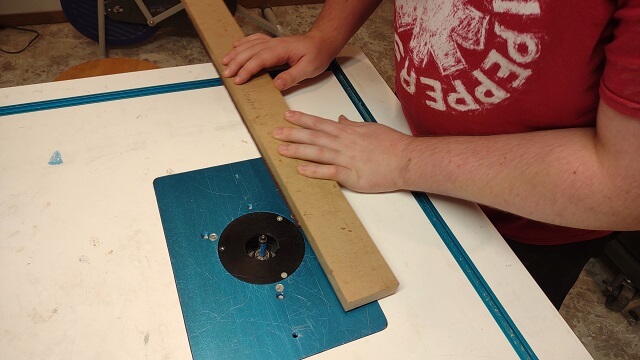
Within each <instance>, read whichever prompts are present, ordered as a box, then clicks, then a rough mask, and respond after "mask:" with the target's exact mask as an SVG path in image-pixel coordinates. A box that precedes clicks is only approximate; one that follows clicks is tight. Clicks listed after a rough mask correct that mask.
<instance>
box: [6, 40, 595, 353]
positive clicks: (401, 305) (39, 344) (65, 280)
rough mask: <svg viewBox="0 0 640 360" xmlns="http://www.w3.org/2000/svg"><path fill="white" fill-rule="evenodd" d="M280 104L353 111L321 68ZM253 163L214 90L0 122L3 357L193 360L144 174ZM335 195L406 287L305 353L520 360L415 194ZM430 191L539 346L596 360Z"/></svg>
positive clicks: (122, 84) (382, 100)
mask: <svg viewBox="0 0 640 360" xmlns="http://www.w3.org/2000/svg"><path fill="white" fill-rule="evenodd" d="M340 62H341V64H342V67H343V69H344V71H345V73H346V74H347V75H348V77H349V79H350V80H351V82H352V83H353V84H354V86H355V88H356V89H357V90H358V92H359V94H360V96H361V97H362V98H363V99H364V101H365V102H366V103H367V105H368V107H369V109H370V110H371V111H372V113H373V114H374V116H375V117H376V118H377V119H378V121H379V122H381V123H385V124H387V125H390V126H392V127H395V128H397V129H399V130H401V131H405V132H408V127H407V125H406V123H405V121H404V119H403V116H402V112H401V109H400V106H399V104H398V102H397V100H396V98H395V97H394V95H393V93H392V92H391V91H390V90H389V88H388V87H387V86H386V84H385V83H384V81H383V80H382V79H381V78H380V76H379V75H378V74H377V72H376V71H375V69H374V68H373V66H372V65H371V64H370V63H369V62H368V60H366V58H365V57H364V55H362V53H360V52H359V51H357V50H347V51H346V52H344V53H343V56H342V57H341V58H340ZM216 76H217V75H216V73H215V70H214V69H213V67H212V66H211V64H201V65H193V66H185V67H176V68H167V69H160V70H151V71H142V72H137V73H128V74H121V75H111V76H104V77H98V78H88V79H79V80H71V81H63V82H57V83H46V84H39V85H30V86H22V87H14V88H5V89H0V107H1V106H7V105H12V104H20V103H25V102H33V101H42V100H48V99H54V98H65V97H71V96H78V95H86V94H93V93H102V92H106V91H115V90H122V89H132V88H139V87H144V86H152V85H161V84H169V83H176V82H183V81H189V80H197V79H207V78H212V77H216ZM286 99H287V102H288V103H289V105H290V107H291V108H293V109H296V110H303V111H306V112H309V113H313V114H316V115H320V116H324V117H328V118H333V119H335V118H337V117H338V115H340V114H344V115H346V116H347V117H349V118H351V119H360V117H359V115H358V113H357V111H356V109H355V108H354V107H353V105H352V104H351V103H350V101H349V99H348V98H347V97H346V96H345V95H344V93H343V92H342V89H341V88H340V86H339V84H338V83H337V81H336V80H335V79H334V78H333V76H332V75H331V74H329V73H327V74H325V75H323V76H321V77H320V78H319V79H316V80H312V81H308V82H307V83H305V84H303V85H301V86H299V87H297V88H296V89H295V90H293V91H290V92H287V94H286ZM55 151H59V152H60V154H61V156H62V159H63V161H64V162H63V163H62V164H60V165H56V166H52V165H49V164H48V162H49V159H50V157H51V156H52V154H53V153H54V152H55ZM258 156H259V154H258V152H257V150H256V148H255V146H254V144H253V142H252V140H251V136H250V135H249V134H248V132H247V131H246V129H245V128H244V126H243V124H242V121H241V119H240V117H239V115H238V114H237V112H236V110H235V108H234V107H233V105H232V103H231V100H230V99H229V96H228V94H227V92H226V90H225V89H224V88H223V87H215V88H206V89H200V90H191V91H184V92H179V93H171V94H164V95H154V96H148V97H140V98H134V99H125V100H118V101H112V102H105V103H97V104H89V105H82V106H74V107H69V108H61V109H55V110H47V111H37V112H30V113H24V114H18V115H9V116H4V117H0V358H1V359H109V360H112V359H189V358H190V357H191V354H190V351H189V344H188V340H187V336H186V331H185V328H184V323H183V319H182V314H181V310H180V304H179V301H178V295H177V291H176V287H175V283H174V278H173V274H172V271H171V265H170V262H169V256H168V252H167V247H166V243H165V239H164V234H163V231H162V225H161V222H160V217H159V213H158V208H157V204H156V200H155V195H154V191H153V186H152V182H153V180H154V179H155V178H156V177H160V176H164V175H167V174H172V173H179V172H184V171H189V170H194V169H201V168H206V167H211V166H215V165H220V164H227V163H231V162H236V161H242V160H246V159H250V158H255V157H258ZM345 194H346V196H347V198H348V200H349V201H350V203H351V204H352V206H353V207H354V209H355V211H356V213H357V214H358V215H359V217H360V218H361V220H362V222H363V223H364V225H365V227H366V228H367V230H368V231H369V233H370V234H371V236H372V238H373V239H374V241H375V242H376V244H377V245H378V247H379V248H380V250H381V251H382V253H383V254H384V256H385V258H386V260H387V261H388V262H389V264H390V266H391V268H392V270H393V271H394V273H395V274H396V276H397V277H398V279H399V281H400V289H399V290H398V292H397V293H396V294H394V295H393V296H390V297H387V298H385V299H382V300H381V301H380V305H381V307H382V309H383V310H384V312H385V315H386V316H387V320H388V322H389V326H388V328H387V329H385V330H383V331H382V332H379V333H377V334H374V335H371V336H369V337H366V338H363V339H360V340H357V341H354V342H351V343H348V344H346V345H343V346H340V347H338V348H335V349H331V350H329V351H326V352H323V353H321V354H319V355H316V356H314V357H313V358H314V359H315V358H318V359H347V358H348V359H389V358H391V357H393V358H402V359H470V358H487V359H516V358H518V355H517V353H516V352H515V351H514V349H513V348H512V347H511V345H510V344H509V342H508V341H507V339H506V337H505V335H504V334H503V333H502V331H501V330H500V328H499V327H498V325H497V324H496V321H495V320H494V318H493V316H492V315H491V313H490V312H489V311H488V310H487V308H486V307H485V305H484V303H483V302H482V301H481V299H480V298H479V296H478V294H477V293H476V292H475V290H474V289H473V287H472V286H471V284H470V282H469V280H468V279H467V277H466V276H465V274H464V273H463V272H462V270H461V269H460V267H459V266H458V264H457V263H456V261H455V260H454V258H453V257H452V256H451V254H450V253H449V251H448V250H447V248H446V247H445V245H444V244H443V242H442V240H441V238H440V237H439V236H438V234H437V232H436V231H435V230H434V228H433V227H432V225H431V223H430V222H429V221H428V219H427V218H426V217H425V215H424V213H423V212H422V210H421V209H420V207H419V206H418V204H417V203H416V202H415V200H414V199H413V197H412V196H411V195H410V194H408V193H392V194H378V195H365V194H356V193H353V192H350V191H345ZM430 197H431V199H432V201H433V202H434V204H435V205H436V207H437V209H438V211H439V212H440V213H441V214H442V216H443V218H444V219H445V220H446V222H447V224H448V225H449V227H450V228H451V229H452V230H453V232H454V234H455V235H456V237H457V239H458V240H459V241H460V243H461V244H462V245H463V246H464V248H465V250H466V251H467V253H468V254H469V256H470V257H471V259H472V260H473V262H474V264H475V265H476V267H477V268H478V269H479V270H480V273H481V274H482V276H483V277H484V279H485V280H486V281H487V283H488V284H489V286H490V287H491V289H492V290H493V291H494V293H495V294H496V296H497V298H498V299H499V301H500V302H501V303H502V305H503V306H504V308H505V309H506V311H507V312H508V314H509V315H510V317H511V319H512V320H513V321H514V323H515V324H516V326H517V327H518V329H519V330H520V331H521V333H522V335H523V336H524V338H525V339H526V340H527V342H528V343H529V345H530V346H531V348H532V349H533V351H534V352H535V354H536V355H537V356H538V357H539V358H540V359H588V358H591V357H590V355H589V354H588V352H587V351H586V350H585V349H584V347H583V346H582V344H581V343H580V341H579V340H578V339H577V338H576V336H575V335H574V334H573V333H572V332H571V329H570V328H569V327H568V326H567V325H566V323H565V322H564V320H563V319H562V318H561V317H560V315H559V314H558V312H557V311H556V310H555V309H554V307H553V306H552V305H551V303H550V302H549V301H548V300H547V299H546V297H545V296H544V294H543V293H542V291H541V290H540V289H539V288H538V287H537V285H536V284H535V282H534V281H533V279H532V278H531V277H530V276H529V274H528V273H527V272H526V270H525V269H524V268H523V266H522V265H521V264H520V263H519V261H518V259H517V258H516V257H515V255H513V253H512V252H511V250H510V249H509V248H508V246H507V245H506V244H505V243H504V241H503V240H502V238H501V237H500V235H499V234H498V233H497V232H496V230H495V229H494V228H493V226H492V225H491V224H490V223H489V221H488V220H487V219H486V218H485V216H484V215H483V213H482V212H481V211H480V209H479V208H478V207H477V206H476V205H475V204H471V203H467V202H463V201H459V200H455V199H448V198H443V197H440V196H430Z"/></svg>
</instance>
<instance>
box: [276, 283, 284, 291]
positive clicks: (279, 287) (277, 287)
mask: <svg viewBox="0 0 640 360" xmlns="http://www.w3.org/2000/svg"><path fill="white" fill-rule="evenodd" d="M282 290H284V285H282V284H278V285H276V291H277V292H282Z"/></svg>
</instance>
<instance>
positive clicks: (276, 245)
mask: <svg viewBox="0 0 640 360" xmlns="http://www.w3.org/2000/svg"><path fill="white" fill-rule="evenodd" d="M304 251H305V243H304V238H303V236H302V232H301V231H300V229H299V228H298V226H296V225H295V224H294V223H293V222H291V221H290V220H289V219H287V218H285V217H283V216H280V215H278V214H274V213H271V212H253V213H248V214H245V215H242V216H240V217H239V218H237V219H235V220H233V221H232V222H230V223H229V224H228V225H227V227H226V228H225V229H224V230H223V231H222V234H221V235H220V239H219V240H218V256H219V257H220V262H221V263H222V266H224V268H225V269H226V270H227V271H228V272H229V274H231V275H233V276H234V277H236V278H237V279H239V280H242V281H244V282H247V283H250V284H270V283H275V282H277V281H280V280H282V279H283V278H286V277H288V276H291V274H293V273H294V272H295V271H296V269H298V267H299V266H300V263H301V262H302V259H303V258H304Z"/></svg>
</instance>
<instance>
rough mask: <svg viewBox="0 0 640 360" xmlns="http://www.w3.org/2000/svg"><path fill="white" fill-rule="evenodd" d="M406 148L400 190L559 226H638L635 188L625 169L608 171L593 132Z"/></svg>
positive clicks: (428, 142)
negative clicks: (464, 201)
mask: <svg viewBox="0 0 640 360" xmlns="http://www.w3.org/2000/svg"><path fill="white" fill-rule="evenodd" d="M410 148H411V150H409V152H410V161H409V162H408V163H407V171H406V173H405V179H404V184H405V187H406V188H409V189H415V190H423V191H427V192H432V193H439V194H444V195H449V196H453V197H458V198H463V199H467V200H471V201H474V202H478V203H481V204H485V205H489V206H492V207H495V208H498V209H502V210H505V211H508V212H512V213H515V214H518V215H521V216H524V217H527V218H531V219H534V220H539V221H544V222H547V223H553V224H557V225H563V226H570V227H576V228H587V229H616V230H625V229H635V228H637V227H638V226H639V224H638V223H639V221H640V211H639V210H638V209H639V208H640V206H639V205H638V204H639V202H638V201H639V200H640V194H639V185H640V184H637V183H636V184H635V186H634V184H633V183H630V182H633V180H632V179H633V178H634V177H633V176H632V177H629V176H627V175H626V171H620V169H623V168H624V166H609V165H611V160H610V159H607V158H606V154H602V153H601V152H600V151H599V147H598V142H597V136H596V131H595V129H587V128H585V129H564V130H552V131H539V132H532V133H523V134H512V135H497V136H486V137H443V138H416V139H415V141H413V144H412V145H411V146H410ZM636 168H637V166H636ZM627 170H629V169H627ZM636 170H637V169H636ZM625 177H626V178H625ZM635 178H636V179H637V176H635Z"/></svg>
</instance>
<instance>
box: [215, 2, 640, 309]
mask: <svg viewBox="0 0 640 360" xmlns="http://www.w3.org/2000/svg"><path fill="white" fill-rule="evenodd" d="M380 2H381V0H360V1H348V0H327V1H326V3H325V5H324V7H323V9H322V11H321V13H320V15H319V16H318V18H317V20H316V21H315V23H314V25H313V26H312V28H311V29H310V30H309V31H308V32H307V33H305V34H302V35H295V36H289V37H283V38H270V37H268V36H265V35H259V34H254V35H251V36H248V37H246V38H244V39H242V40H240V41H238V42H236V43H235V44H234V48H233V49H232V50H231V51H230V52H229V53H228V54H227V55H225V57H224V58H223V64H224V65H226V69H225V71H224V72H223V76H226V77H234V78H235V79H234V81H235V82H236V83H238V84H241V83H244V82H246V81H248V80H249V79H250V77H251V76H253V75H254V74H255V73H257V72H258V71H260V70H261V69H263V68H268V67H271V66H276V65H280V64H288V65H290V68H289V69H288V70H287V71H284V72H282V73H280V74H279V75H278V76H276V77H275V78H274V86H275V87H276V88H278V89H280V90H285V89H288V88H290V87H292V86H295V85H296V84H297V83H299V82H300V81H302V80H303V79H306V78H310V77H313V76H316V75H318V74H320V73H321V72H323V71H324V70H325V69H326V68H327V66H328V64H329V62H330V61H331V60H332V59H333V58H334V57H335V56H336V55H337V54H338V52H339V51H340V50H341V49H342V48H343V46H344V45H345V44H346V43H347V41H348V40H349V39H350V37H351V36H352V35H353V34H354V33H355V32H356V31H357V29H358V28H359V27H360V26H361V25H362V24H363V23H364V22H365V21H366V19H367V18H368V17H369V16H370V15H371V14H372V12H373V11H374V10H375V9H376V7H377V6H378V5H379V3H380ZM390 36H394V41H395V65H396V80H395V85H396V86H395V87H396V94H397V97H398V99H399V101H400V103H401V105H402V108H403V111H404V114H405V117H406V119H407V121H408V123H409V125H410V128H411V130H412V133H413V136H408V135H404V134H401V133H399V132H397V131H395V130H393V129H391V128H388V127H386V126H384V125H380V124H372V123H360V122H352V121H350V120H348V119H346V118H344V117H342V116H341V117H340V118H339V119H338V121H337V122H336V121H333V120H329V119H322V118H319V117H315V116H313V115H311V114H304V113H301V112H297V111H288V112H287V113H286V114H284V117H285V119H286V120H287V121H289V122H291V123H292V124H294V125H298V126H299V127H279V128H276V129H274V131H273V136H274V137H276V138H277V139H279V140H282V141H283V143H282V144H281V145H280V147H279V153H280V154H282V155H283V156H286V157H292V158H298V159H301V160H304V161H303V163H302V164H301V165H300V166H299V167H298V171H299V172H300V173H301V174H302V175H304V176H308V177H312V178H322V179H332V180H335V181H338V182H339V183H340V184H342V185H343V186H345V187H347V188H350V189H352V190H355V191H360V192H371V193H373V192H387V191H395V190H399V189H407V190H416V191H424V192H427V193H436V194H442V195H447V196H452V197H456V198H461V199H465V200H469V201H473V202H476V203H479V204H481V206H482V208H483V210H484V211H485V213H486V214H487V216H488V217H489V219H490V220H491V221H492V223H493V224H494V225H495V226H496V228H497V229H498V230H499V231H500V233H501V234H502V235H503V237H504V238H505V239H506V241H507V242H508V244H509V245H510V246H511V247H512V249H513V250H514V252H515V253H516V255H517V256H518V257H519V258H520V260H521V261H522V262H523V264H524V265H525V267H527V269H528V270H529V272H530V273H531V274H532V276H533V277H534V279H535V280H536V281H537V282H538V284H539V285H540V287H541V288H542V289H543V291H544V292H545V293H546V294H547V296H548V297H549V299H550V300H551V302H552V303H553V304H554V305H555V306H556V307H557V308H558V309H559V308H560V305H561V304H562V301H563V300H564V298H565V297H566V295H567V294H568V292H569V290H570V289H571V287H572V286H573V284H574V283H575V281H576V280H577V278H578V276H579V274H580V272H581V271H582V269H583V267H584V265H585V264H586V263H587V261H588V260H589V259H590V258H591V257H592V256H595V255H598V254H599V253H600V252H602V250H603V248H604V246H605V245H606V243H607V241H608V239H609V238H610V237H611V234H612V231H613V230H617V231H624V230H637V229H640V161H638V158H639V157H640V40H639V39H640V1H639V0H618V1H613V0H589V1H587V2H585V1H584V0H566V1H547V0H493V1H484V0H467V1H455V0H429V1H424V0H423V1H418V0H398V1H396V3H395V34H390Z"/></svg>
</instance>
